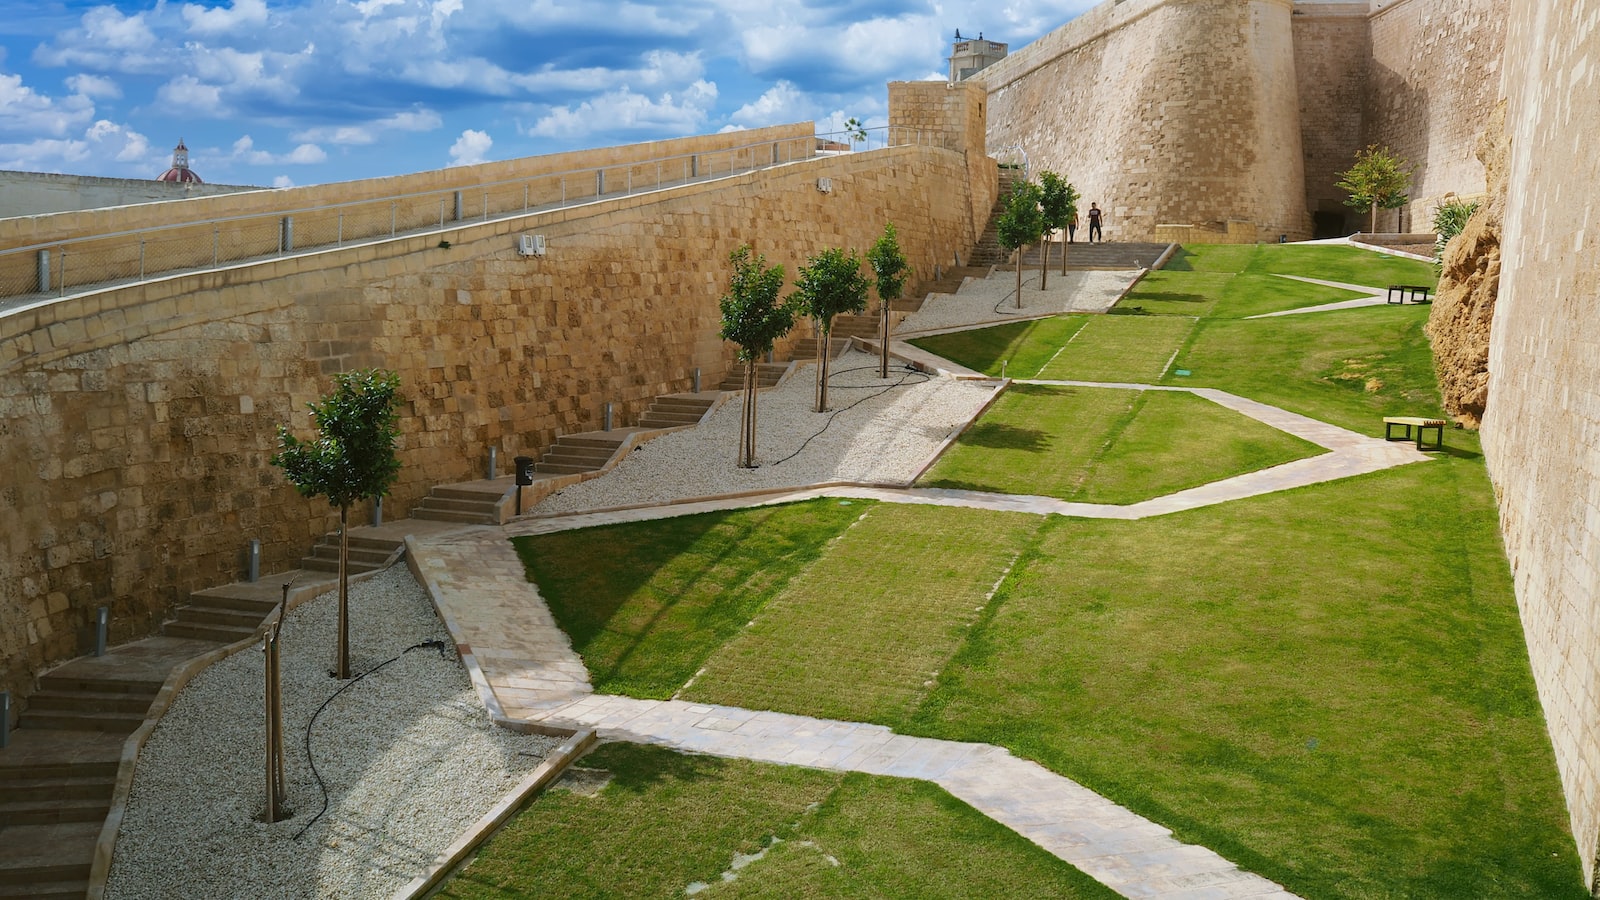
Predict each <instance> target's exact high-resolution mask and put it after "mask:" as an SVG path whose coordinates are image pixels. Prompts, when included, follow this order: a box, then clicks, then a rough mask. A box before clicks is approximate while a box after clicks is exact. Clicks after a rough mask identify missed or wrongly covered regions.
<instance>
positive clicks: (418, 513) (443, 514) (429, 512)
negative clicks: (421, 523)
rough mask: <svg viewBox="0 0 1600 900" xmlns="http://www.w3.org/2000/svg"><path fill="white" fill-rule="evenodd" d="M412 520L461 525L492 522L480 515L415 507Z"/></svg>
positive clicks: (492, 522) (490, 519) (490, 523)
mask: <svg viewBox="0 0 1600 900" xmlns="http://www.w3.org/2000/svg"><path fill="white" fill-rule="evenodd" d="M411 518H413V519H427V520H428V521H430V522H458V523H460V524H462V525H492V524H494V520H493V519H492V518H490V517H487V516H484V515H483V514H481V513H469V512H455V511H452V510H447V509H428V508H426V507H417V508H416V509H414V510H412V511H411Z"/></svg>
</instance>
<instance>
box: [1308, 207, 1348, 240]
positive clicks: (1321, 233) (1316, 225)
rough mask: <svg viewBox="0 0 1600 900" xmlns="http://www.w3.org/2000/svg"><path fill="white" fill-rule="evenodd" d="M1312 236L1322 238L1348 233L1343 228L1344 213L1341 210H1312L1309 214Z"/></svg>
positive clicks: (1342, 235)
mask: <svg viewBox="0 0 1600 900" xmlns="http://www.w3.org/2000/svg"><path fill="white" fill-rule="evenodd" d="M1311 231H1312V235H1311V236H1312V237H1313V238H1315V239H1317V240H1319V241H1320V240H1322V239H1323V238H1336V237H1344V236H1345V235H1346V234H1349V232H1348V231H1346V230H1345V225H1344V213H1342V212H1314V213H1312V214H1311Z"/></svg>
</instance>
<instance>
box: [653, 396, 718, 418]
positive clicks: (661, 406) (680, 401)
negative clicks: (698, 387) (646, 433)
mask: <svg viewBox="0 0 1600 900" xmlns="http://www.w3.org/2000/svg"><path fill="white" fill-rule="evenodd" d="M710 408H711V401H710V400H699V399H692V398H688V397H657V398H656V399H654V400H652V401H651V402H650V409H652V410H654V411H657V412H686V413H693V414H695V415H697V416H699V415H704V414H705V411H706V410H708V409H710Z"/></svg>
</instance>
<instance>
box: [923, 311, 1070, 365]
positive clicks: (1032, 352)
mask: <svg viewBox="0 0 1600 900" xmlns="http://www.w3.org/2000/svg"><path fill="white" fill-rule="evenodd" d="M1087 321H1089V317H1088V316H1053V317H1051V318H1048V319H1033V320H1030V321H1027V322H1010V323H1007V324H1005V325H996V326H995V327H993V328H982V329H978V330H975V331H953V332H951V333H949V334H938V335H933V336H931V337H921V338H915V339H913V340H912V341H911V343H912V345H914V346H917V347H921V348H922V349H924V350H926V351H928V352H929V353H936V354H938V355H939V356H942V357H944V358H945V359H948V360H951V361H957V362H960V363H961V364H962V365H963V366H966V367H967V368H969V369H971V370H973V371H974V372H982V373H983V374H985V375H992V376H994V377H996V378H998V377H1000V376H1001V375H1002V374H1004V375H1006V376H1008V377H1011V378H1033V377H1034V376H1036V375H1038V374H1039V370H1040V369H1042V368H1044V364H1045V363H1047V362H1049V361H1050V358H1051V357H1053V356H1055V355H1056V351H1057V350H1058V349H1059V348H1060V347H1061V346H1062V345H1063V344H1066V343H1067V342H1068V341H1069V340H1071V339H1072V336H1073V335H1075V334H1077V333H1078V329H1080V328H1082V327H1083V325H1084V323H1085V322H1087Z"/></svg>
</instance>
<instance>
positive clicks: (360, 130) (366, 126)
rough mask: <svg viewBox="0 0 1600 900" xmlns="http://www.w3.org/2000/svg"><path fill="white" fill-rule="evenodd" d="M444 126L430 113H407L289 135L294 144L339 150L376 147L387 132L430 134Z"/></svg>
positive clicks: (423, 110) (441, 121)
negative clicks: (321, 144) (324, 144)
mask: <svg viewBox="0 0 1600 900" xmlns="http://www.w3.org/2000/svg"><path fill="white" fill-rule="evenodd" d="M443 124H444V120H443V119H441V118H439V114H438V113H436V112H434V111H433V110H431V109H417V110H411V111H409V112H400V113H395V114H394V115H392V116H386V117H384V118H382V119H374V120H373V121H371V122H364V123H362V124H359V125H338V126H333V127H323V128H308V129H305V130H304V131H296V132H294V133H293V134H291V135H290V137H292V138H294V139H295V140H297V141H312V142H317V143H327V144H337V145H341V146H347V147H350V146H362V145H366V144H373V143H377V141H378V139H379V138H380V137H382V136H383V135H384V134H386V133H389V132H407V131H411V132H421V131H433V130H434V129H436V128H438V127H439V126H441V125H443Z"/></svg>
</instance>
